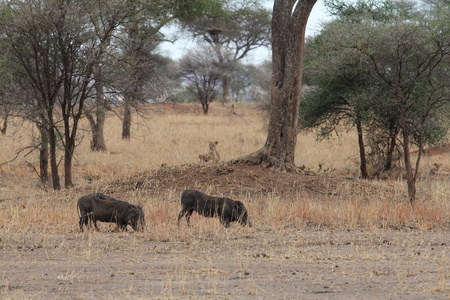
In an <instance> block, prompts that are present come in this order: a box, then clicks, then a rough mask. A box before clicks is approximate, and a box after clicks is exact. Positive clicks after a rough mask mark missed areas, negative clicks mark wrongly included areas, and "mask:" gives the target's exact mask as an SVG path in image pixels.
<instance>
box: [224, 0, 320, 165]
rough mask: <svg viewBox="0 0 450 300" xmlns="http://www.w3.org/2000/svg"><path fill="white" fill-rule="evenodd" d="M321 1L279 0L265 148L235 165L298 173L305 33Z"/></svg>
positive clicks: (273, 33) (274, 13)
mask: <svg viewBox="0 0 450 300" xmlns="http://www.w3.org/2000/svg"><path fill="white" fill-rule="evenodd" d="M316 1H317V0H298V1H295V0H288V1H286V0H275V2H274V6H273V16H272V60H273V72H272V89H271V103H270V119H269V129H268V133H267V140H266V143H265V145H264V147H263V148H261V149H260V150H258V151H256V152H254V153H252V154H249V155H248V156H245V157H242V158H237V159H235V160H233V161H232V162H247V163H252V164H262V165H263V166H265V167H271V168H273V169H274V170H278V171H286V170H288V171H289V170H295V169H296V167H295V163H294V159H295V146H296V144H297V124H298V115H299V105H300V94H301V87H302V73H303V70H302V69H303V54H304V49H305V29H306V23H307V21H308V17H309V14H310V12H311V10H312V8H313V6H314V4H315V3H316Z"/></svg>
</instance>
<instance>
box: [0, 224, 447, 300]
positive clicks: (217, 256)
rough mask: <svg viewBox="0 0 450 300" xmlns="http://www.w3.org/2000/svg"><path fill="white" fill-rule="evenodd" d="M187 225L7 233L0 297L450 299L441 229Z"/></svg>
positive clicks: (443, 236) (0, 279)
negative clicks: (188, 235) (172, 236)
mask: <svg viewBox="0 0 450 300" xmlns="http://www.w3.org/2000/svg"><path fill="white" fill-rule="evenodd" d="M185 230H188V229H187V228H186V227H183V226H182V227H181V228H180V231H185ZM189 230H193V231H197V232H196V233H195V235H196V237H195V238H194V239H189V240H188V241H183V240H182V239H181V240H169V241H153V240H150V239H148V237H146V234H145V233H144V234H140V233H133V234H130V233H108V232H101V233H97V232H90V233H89V232H88V233H67V234H62V235H50V236H46V235H45V234H40V235H39V234H38V235H34V236H33V239H30V238H29V236H28V238H27V240H25V241H24V240H23V236H20V235H13V236H10V237H8V245H10V246H9V247H8V248H7V249H5V248H3V249H1V252H0V253H1V263H0V266H1V271H0V282H1V283H2V285H1V286H0V295H1V298H2V299H31V298H32V299H44V298H45V299H90V298H98V299H167V298H170V299H182V298H183V299H329V298H333V299H448V297H449V274H450V260H449V251H448V250H449V246H448V241H449V238H450V236H449V233H448V232H446V231H440V232H419V231H382V230H381V231H380V230H378V231H370V230H369V231H368V230H361V231H360V230H349V231H346V230H329V229H296V228H284V229H282V230H275V229H274V230H271V229H264V230H260V229H258V228H239V227H235V226H233V227H232V228H231V229H229V230H225V229H224V228H219V229H218V233H216V234H207V235H203V234H202V232H201V230H199V228H196V227H195V226H193V228H191V229H189ZM178 234H180V233H178Z"/></svg>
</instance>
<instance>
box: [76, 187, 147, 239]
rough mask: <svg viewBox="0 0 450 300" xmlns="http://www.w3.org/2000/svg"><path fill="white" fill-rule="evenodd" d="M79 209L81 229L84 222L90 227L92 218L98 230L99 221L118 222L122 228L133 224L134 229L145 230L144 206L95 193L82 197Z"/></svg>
mask: <svg viewBox="0 0 450 300" xmlns="http://www.w3.org/2000/svg"><path fill="white" fill-rule="evenodd" d="M78 209H79V212H80V229H81V231H83V224H84V225H86V227H88V225H89V221H90V220H92V221H93V222H94V225H95V228H96V229H97V230H98V227H97V221H101V222H113V223H116V224H117V226H119V228H120V229H121V230H126V229H127V225H131V227H132V228H133V229H134V230H144V225H145V218H144V212H143V211H142V208H141V207H140V206H136V205H133V204H130V203H128V202H125V201H120V200H116V199H114V198H111V197H108V196H106V195H103V194H99V193H95V194H91V195H86V196H83V197H80V198H79V199H78Z"/></svg>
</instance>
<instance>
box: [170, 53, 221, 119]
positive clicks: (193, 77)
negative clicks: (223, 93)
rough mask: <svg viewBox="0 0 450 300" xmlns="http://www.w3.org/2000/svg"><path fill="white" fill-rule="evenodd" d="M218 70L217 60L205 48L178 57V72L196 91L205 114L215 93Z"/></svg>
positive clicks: (218, 77) (218, 76)
mask: <svg viewBox="0 0 450 300" xmlns="http://www.w3.org/2000/svg"><path fill="white" fill-rule="evenodd" d="M220 70H221V69H220V67H219V64H218V62H217V61H216V60H215V58H214V56H213V55H211V53H210V52H208V49H207V48H204V49H203V51H202V50H197V51H195V52H194V51H190V52H189V53H188V54H186V55H185V56H184V57H183V58H181V59H180V62H179V74H180V76H181V77H182V78H184V79H185V80H186V81H187V82H188V84H190V85H191V86H193V87H194V88H195V90H196V91H197V95H198V100H199V101H200V103H201V104H202V109H203V113H204V114H205V115H206V114H208V110H209V104H210V103H211V102H212V101H213V100H214V98H215V97H216V95H217V85H218V83H219V79H220Z"/></svg>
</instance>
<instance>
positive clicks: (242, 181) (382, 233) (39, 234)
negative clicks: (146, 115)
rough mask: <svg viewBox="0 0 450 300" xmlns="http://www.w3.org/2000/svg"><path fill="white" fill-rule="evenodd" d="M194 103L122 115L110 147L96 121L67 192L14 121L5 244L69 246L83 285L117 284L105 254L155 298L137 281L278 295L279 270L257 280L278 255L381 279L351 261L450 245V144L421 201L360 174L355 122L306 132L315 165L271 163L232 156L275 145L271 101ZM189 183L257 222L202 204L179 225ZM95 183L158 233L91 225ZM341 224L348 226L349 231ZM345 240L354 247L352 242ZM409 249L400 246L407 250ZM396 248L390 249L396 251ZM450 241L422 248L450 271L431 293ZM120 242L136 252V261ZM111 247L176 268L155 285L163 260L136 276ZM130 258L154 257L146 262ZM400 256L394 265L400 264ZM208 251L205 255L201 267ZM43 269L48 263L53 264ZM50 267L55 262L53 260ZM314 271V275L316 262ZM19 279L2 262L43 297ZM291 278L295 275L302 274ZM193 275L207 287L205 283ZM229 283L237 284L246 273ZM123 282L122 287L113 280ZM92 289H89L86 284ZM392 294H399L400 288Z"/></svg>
mask: <svg viewBox="0 0 450 300" xmlns="http://www.w3.org/2000/svg"><path fill="white" fill-rule="evenodd" d="M186 107H187V108H186V109H185V110H174V109H171V108H170V107H169V108H166V110H165V111H163V112H158V113H156V112H155V113H154V114H153V115H152V118H151V120H150V121H149V120H147V122H146V123H145V125H144V123H142V122H141V124H139V125H136V126H135V128H134V130H133V138H132V139H131V140H130V141H122V140H121V137H120V134H119V133H120V120H118V119H117V118H115V117H114V116H113V115H111V116H109V118H108V119H107V123H106V126H105V128H106V132H105V139H106V141H107V147H108V152H107V153H93V152H91V151H90V148H89V139H90V137H89V135H88V130H87V128H88V127H87V125H88V124H85V126H86V127H85V129H86V131H85V132H84V133H83V135H82V138H80V144H79V146H78V147H77V149H76V154H75V158H74V168H73V175H74V183H75V186H74V187H73V188H70V189H63V190H61V191H52V190H51V189H48V188H47V190H45V189H44V188H43V187H42V186H41V185H40V184H39V180H38V176H37V175H36V174H35V171H34V170H33V168H31V167H30V165H35V164H36V163H37V161H38V158H37V155H38V154H37V153H35V152H32V153H28V152H26V151H22V152H20V153H19V154H18V157H17V158H16V159H15V160H13V158H14V157H15V156H16V152H17V150H18V149H23V148H25V147H28V146H30V145H32V144H33V143H35V142H36V141H34V140H33V137H32V135H31V134H30V132H31V131H30V130H31V128H30V127H21V128H10V129H9V132H8V133H7V134H6V135H4V136H0V140H1V141H0V144H1V145H2V146H1V147H2V151H1V152H0V163H1V164H2V165H1V167H0V251H9V252H5V253H8V254H9V255H10V256H14V255H15V254H14V253H15V251H25V252H26V253H31V252H34V251H36V253H37V252H39V251H44V252H45V255H43V257H47V258H50V257H64V259H62V260H63V261H64V267H63V269H61V270H60V269H58V268H57V267H56V266H55V267H50V269H52V268H53V270H54V272H56V273H57V276H56V279H55V280H56V283H55V285H56V286H57V285H58V283H71V284H73V285H74V286H75V284H76V283H80V284H81V283H83V282H88V283H89V284H94V283H95V284H97V285H101V286H102V288H104V287H105V286H104V284H106V283H105V282H103V281H102V279H100V277H95V278H91V277H89V280H88V279H87V278H88V275H86V274H87V273H86V272H91V271H92V272H93V273H92V274H97V273H95V272H96V271H95V270H91V269H90V267H88V265H89V264H91V263H92V262H96V263H98V264H100V265H104V266H103V267H102V272H107V274H106V276H111V277H110V279H111V282H115V283H116V284H118V282H120V280H122V279H123V278H128V279H130V276H131V275H130V274H129V273H133V276H132V278H135V281H131V282H130V283H129V284H128V285H123V284H122V286H123V287H124V289H123V290H119V291H118V293H119V295H122V296H124V297H130V298H133V297H136V296H137V297H147V296H149V295H148V294H146V296H143V294H141V293H139V292H138V291H135V290H132V289H131V290H130V288H131V286H133V284H135V285H137V286H140V288H141V289H142V290H146V288H149V287H151V289H152V291H153V292H154V293H155V294H153V296H155V297H156V296H157V297H162V298H170V297H174V296H175V297H181V296H186V295H191V296H192V295H203V296H205V295H206V296H212V295H216V296H217V295H219V296H222V297H225V298H226V297H230V295H242V293H244V294H245V295H250V296H251V295H273V294H277V290H276V288H275V290H270V293H267V291H264V292H263V290H262V289H263V288H264V286H261V285H260V284H258V282H259V280H262V278H265V279H267V277H264V276H263V277H261V278H259V277H257V276H255V277H252V275H253V274H259V273H258V272H260V271H257V270H256V269H253V268H254V267H255V266H260V269H261V270H263V269H266V270H268V269H267V266H269V268H270V266H271V265H272V263H273V264H274V265H273V266H275V265H280V264H281V265H283V266H285V267H283V268H287V269H286V270H288V272H290V273H289V274H297V279H298V278H299V277H298V275H299V274H301V271H299V270H298V269H292V270H291V269H289V267H288V266H290V265H291V264H297V263H298V264H303V263H305V264H308V263H310V262H313V261H316V258H317V259H319V260H322V259H325V260H326V261H332V262H333V264H334V265H337V264H339V266H340V267H342V268H343V269H345V272H346V274H347V275H348V274H356V273H358V274H359V275H357V276H356V275H355V276H356V277H358V276H362V277H364V278H366V279H367V277H366V275H367V274H369V273H364V272H363V273H360V272H359V271H358V272H356V271H351V270H350V269H349V268H350V265H351V264H352V262H354V261H360V260H363V261H366V262H367V265H371V266H374V267H375V268H377V267H378V265H377V261H379V260H380V259H381V260H383V259H386V260H387V261H388V260H391V259H398V260H399V262H400V263H401V261H403V260H404V259H405V260H408V259H411V257H413V258H414V259H416V256H410V254H407V255H406V257H404V256H400V254H395V255H396V256H395V258H394V257H392V256H390V255H394V253H391V254H386V255H387V256H389V258H381V257H379V256H377V255H378V254H377V251H378V250H380V249H381V248H383V247H388V246H392V247H400V248H401V247H403V248H404V247H408V245H409V246H410V247H412V248H411V249H416V248H417V247H419V248H420V249H422V248H423V247H424V245H425V244H426V245H428V246H427V247H430V249H431V248H433V249H437V250H438V251H444V252H445V248H446V247H448V245H447V244H446V243H448V239H447V237H449V229H450V199H449V194H448V191H449V190H450V181H449V180H448V179H449V171H450V159H449V157H450V155H449V153H448V152H445V151H444V152H442V153H438V154H436V155H429V156H425V157H424V159H423V163H422V168H421V177H420V181H419V182H418V199H417V202H416V203H415V205H413V206H411V205H410V204H409V202H408V201H407V191H406V185H405V183H404V181H403V180H402V179H401V178H397V177H392V178H388V179H386V180H379V181H378V180H374V181H370V180H360V179H358V165H357V157H358V154H357V142H356V137H355V136H354V135H353V134H352V133H351V132H350V133H348V134H346V135H342V136H340V137H339V138H335V139H330V140H326V141H322V142H318V141H317V140H316V138H315V135H314V133H313V132H305V133H301V134H300V136H299V138H298V146H297V153H296V160H297V161H296V163H297V165H299V166H302V165H304V171H303V172H301V173H274V172H272V171H270V170H266V169H263V168H261V167H259V166H243V165H225V164H223V162H224V161H228V160H230V159H232V158H235V157H238V156H241V155H245V154H248V153H250V152H252V151H255V150H257V149H258V148H259V147H261V146H262V145H263V143H264V141H265V135H266V124H265V119H266V118H265V112H264V111H262V110H259V109H257V107H254V106H251V105H244V104H239V105H237V107H236V110H237V111H238V112H239V114H231V113H230V111H229V109H228V108H227V107H222V106H221V105H220V104H216V105H213V106H212V107H211V111H210V114H209V115H207V116H205V115H203V114H202V113H201V108H200V107H197V106H195V105H189V106H186ZM209 141H218V144H217V149H218V151H219V152H220V154H221V160H222V161H221V162H219V163H218V164H207V165H205V164H201V163H200V162H199V159H198V155H199V154H201V153H205V152H206V151H208V143H209ZM5 162H8V163H5ZM398 163H400V162H398ZM436 163H439V164H440V168H439V171H438V172H436V171H433V168H434V167H435V164H436ZM186 188H195V189H199V190H201V191H203V192H205V193H208V194H212V195H220V196H227V197H230V198H233V199H236V200H240V201H242V202H243V203H244V204H245V206H246V207H247V209H248V211H249V215H250V218H251V221H252V223H253V227H251V228H250V227H244V228H241V227H240V226H239V225H238V224H233V225H232V226H231V228H230V229H225V228H223V226H222V225H221V224H220V222H219V221H218V220H217V219H209V218H203V217H198V216H197V215H196V214H194V215H193V216H192V218H191V224H192V226H191V228H188V227H187V226H186V224H185V222H182V224H181V226H180V227H178V226H177V224H176V217H177V215H178V212H179V210H180V195H181V192H182V191H183V190H184V189H186ZM92 192H101V193H104V194H107V195H110V196H113V197H115V198H118V199H121V200H126V201H128V202H131V203H135V204H141V205H142V206H143V208H144V213H145V215H146V230H145V232H144V233H129V232H128V233H127V232H123V233H121V232H115V228H114V227H115V226H114V225H113V224H107V223H100V224H99V225H100V229H101V231H100V232H99V233H97V232H92V231H87V232H85V233H80V232H79V228H78V214H77V208H76V200H77V198H78V197H80V196H82V195H85V194H89V193H92ZM352 231H357V232H360V233H358V234H357V236H358V237H355V236H353V235H352V233H351V232H352ZM333 232H336V233H333ZM346 232H348V235H347V233H346ZM386 232H391V233H390V234H387V233H386ZM395 232H399V235H397V234H395ZM402 232H415V233H414V235H417V236H418V237H417V238H416V237H414V238H413V237H411V236H409V235H408V236H407V238H406V240H403V237H404V236H402ZM425 232H437V235H433V236H426V237H424V236H423V233H425ZM340 234H342V237H340V238H337V237H335V235H340ZM362 236H363V237H362ZM410 239H411V240H410ZM420 239H423V242H420V241H419V240H420ZM405 243H406V244H405ZM332 247H337V248H332ZM342 247H350V248H346V250H343V249H342ZM421 247H422V248H421ZM376 249H378V250H376ZM395 249H396V250H395V251H397V250H398V249H399V248H395ZM427 249H428V248H427ZM430 249H428V250H429V251H431V250H430ZM428 250H427V251H428ZM447 250H448V248H447ZM223 251H225V252H227V251H228V252H229V253H230V255H231V257H232V259H233V263H232V265H230V264H225V262H224V261H226V260H227V259H226V258H225V257H223V258H221V259H224V260H220V261H217V260H216V257H221V255H222V254H223V255H224V256H226V255H225V252H223ZM302 251H303V252H302ZM317 251H319V253H322V254H323V255H321V254H319V253H317ZM334 251H337V252H334ZM341 251H343V252H341ZM355 251H356V252H355ZM382 251H387V252H389V251H390V250H389V249H387V248H386V249H385V248H383V250H382ZM411 251H412V250H411ZM414 251H424V250H414ZM433 251H435V250H433ZM189 252H194V253H196V254H195V255H198V256H199V257H202V259H201V262H199V261H196V260H195V259H194V258H192V257H191V256H190V255H189ZM444 252H436V251H435V252H433V253H436V255H434V254H433V255H431V254H429V255H430V256H427V257H424V256H421V257H420V259H421V260H420V261H418V262H417V263H421V262H422V259H423V262H427V259H430V257H431V261H432V265H430V267H431V266H435V265H436V266H439V265H440V266H441V269H440V271H439V270H437V271H436V272H437V273H436V274H435V275H436V276H437V277H438V278H437V277H436V278H437V279H436V278H435V277H433V278H432V280H431V281H430V282H431V283H430V282H429V283H425V284H424V290H421V292H420V293H419V294H420V295H422V294H423V293H425V294H426V295H429V293H437V294H436V295H443V294H445V292H446V291H448V285H446V284H445V281H446V280H448V279H449V278H448V274H447V275H445V273H446V270H448V265H450V264H449V263H450V262H449V261H448V257H445V255H444V256H442V255H441V254H442V253H444ZM119 253H122V254H125V253H126V255H125V257H126V259H124V258H123V257H121V256H120V255H119ZM151 253H153V254H151ZM383 253H384V252H383ZM408 253H409V252H408ZM427 253H428V252H427ZM105 255H106V256H107V257H108V260H109V259H115V262H118V263H119V264H122V265H123V266H126V268H127V270H134V269H139V268H144V267H145V266H147V267H148V268H156V271H154V272H157V268H158V266H159V263H158V262H157V261H156V260H158V261H159V260H164V266H161V268H162V270H163V271H162V272H163V273H162V274H163V275H162V276H163V278H162V279H161V282H160V283H158V284H157V285H156V286H155V285H154V282H152V283H150V282H149V280H150V279H148V277H145V276H144V275H145V274H147V275H150V273H151V272H152V271H144V270H143V269H139V270H141V271H142V272H144V273H143V274H142V276H144V277H145V278H146V279H145V280H144V279H143V278H144V277H142V278H141V279H137V278H138V277H139V276H137V275H136V273H135V272H136V271H129V273H127V274H126V275H123V273H120V272H119V271H117V270H115V269H114V268H113V267H111V266H110V265H109V264H107V262H106V261H102V259H100V258H101V257H104V256H105ZM130 255H131V256H132V257H139V258H140V259H143V260H148V261H146V262H145V264H144V265H142V263H139V262H136V261H135V260H134V259H133V258H131V257H130ZM152 255H155V256H154V257H153V256H152ZM380 255H381V254H380ZM411 255H413V254H411ZM427 255H428V254H427ZM25 256H26V255H25ZM67 257H68V258H67ZM71 258H73V259H76V260H79V261H81V262H82V263H81V264H82V265H83V266H84V267H83V268H81V269H80V268H79V267H77V266H76V264H75V263H72V264H73V267H70V263H69V262H68V261H66V259H69V261H70V259H71ZM136 259H137V258H136ZM417 259H419V258H418V256H417ZM289 260H290V261H289ZM208 261H209V262H208ZM263 261H264V264H262V262H263ZM387 261H386V264H389V263H388V262H387ZM438 261H441V262H438ZM194 262H196V263H197V265H196V266H193V263H194ZM428 262H430V261H429V260H428ZM7 264H8V263H7V262H6V261H4V262H2V263H1V264H0V266H1V269H3V270H6V269H5V268H8V266H9V267H11V268H13V267H14V268H21V267H22V265H21V264H20V262H16V263H10V265H7ZM445 265H447V267H445ZM346 266H347V268H346ZM41 267H42V268H43V269H45V267H44V266H43V265H42V266H41ZM303 267H304V266H303ZM108 268H113V269H111V270H109V269H108ZM283 268H282V269H283ZM298 268H301V266H300V265H299V266H298ZM310 268H311V269H310V273H314V274H319V275H320V274H322V275H323V269H321V268H319V267H318V268H317V269H315V267H314V268H313V267H310ZM333 268H337V267H336V266H334V267H333ZM380 268H381V267H380ZM383 268H385V267H383ZM383 268H381V269H383ZM37 269H38V270H41V269H39V267H37ZM381 269H377V270H376V271H373V272H378V273H379V274H384V275H386V276H397V278H398V276H400V277H401V278H403V280H404V282H407V285H406V286H405V285H403V283H402V284H401V285H400V286H401V288H402V289H406V287H407V286H411V285H413V284H414V283H412V282H410V281H409V280H410V279H409V276H410V275H411V274H412V275H411V276H416V275H417V276H419V275H418V274H419V270H421V267H417V268H416V269H413V270H409V271H404V272H406V273H402V274H399V273H397V272H396V271H393V270H388V271H386V270H385V269H383V270H384V271H383V270H381ZM55 270H56V271H55ZM105 270H109V271H105ZM249 270H251V271H249ZM280 270H281V269H280ZM283 270H284V269H283ZM333 270H334V269H333ZM353 270H354V269H353ZM41 271H42V270H41ZM3 272H6V271H3ZM108 272H109V273H108ZM145 272H150V273H145ZM279 272H281V271H279ZM283 272H284V271H283ZM352 272H353V273H352ZM355 272H356V273H355ZM370 272H372V271H370ZM383 272H384V273H383ZM402 272H403V271H402ZM408 272H409V273H408ZM426 272H428V271H426ZM426 272H425V273H426ZM430 272H431V271H430ZM425 273H424V274H425ZM2 274H3V275H2ZM5 274H6V275H5ZM89 274H90V273H89ZM120 274H121V275H120ZM152 274H153V273H152ZM158 274H159V273H158ZM249 274H250V275H249ZM280 274H281V273H280ZM280 274H277V273H276V272H275V273H271V274H270V275H269V276H272V277H270V278H272V279H271V280H272V281H270V280H269V282H266V284H267V288H268V287H269V286H272V285H271V282H272V283H274V282H280V280H281V282H284V281H283V280H285V279H286V278H284V277H282V278H280V277H278V276H281V275H280ZM371 274H372V275H370V276H378V275H373V274H375V273H371ZM420 274H422V273H420ZM433 274H434V273H433ZM304 275H305V276H307V274H306V273H305V274H304ZM310 275H311V274H310ZM310 275H308V276H310ZM384 275H382V276H384ZM8 276H9V277H11V276H12V277H14V276H15V275H14V274H12V273H0V295H4V296H8V297H12V298H27V297H28V296H30V294H28V293H27V292H26V289H23V288H13V287H14V286H18V285H17V284H15V283H12V282H10V279H9V280H8ZM86 276H87V277H86ZM152 276H153V275H152ZM155 276H156V275H155ZM261 276H262V275H261ZM283 276H284V275H283ZM289 276H291V275H289ZM352 276H353V275H352ZM367 276H369V275H367ZM370 276H369V277H370ZM433 276H434V275H433ZM2 277H3V278H2ZM294 277H295V276H294ZM294 277H292V278H294ZM300 277H301V276H300ZM230 278H239V280H240V282H241V281H243V282H244V284H242V285H239V288H237V290H233V292H231V294H230V292H226V291H227V288H226V286H225V287H224V286H222V285H223V284H224V282H228V281H229V280H230ZM283 278H284V279H283ZM289 278H291V277H289ZM302 278H303V277H302ZM305 278H306V277H305ZM119 279H120V280H119ZM265 279H264V280H265ZM286 280H287V279H286ZM289 280H291V279H289ZM289 280H288V281H286V284H288V285H289V282H290V281H289ZM111 284H112V283H111ZM140 284H141V285H140ZM192 284H194V285H196V286H197V287H199V289H198V290H194V291H193V290H192ZM229 284H230V285H231V286H232V284H233V283H232V282H230V283H229ZM342 284H343V285H344V283H342ZM273 286H276V285H273ZM281 286H282V285H281ZM344 286H345V285H344ZM125 287H126V288H125ZM355 287H356V285H355ZM116 288H117V285H116V286H114V288H113V289H116ZM2 289H3V292H2ZM78 289H79V290H82V288H81V287H78ZM343 290H345V289H343ZM82 291H83V292H82V293H81V294H80V295H82V296H80V297H81V298H91V296H92V294H90V293H89V290H88V291H86V290H82ZM115 291H117V290H115ZM91 292H92V291H91ZM283 292H285V294H284V295H287V296H289V295H291V296H292V295H295V293H294V294H291V293H288V292H287V290H284V291H283ZM294 292H295V290H294ZM385 292H386V293H387V294H386V295H390V294H389V292H390V291H389V289H386V291H385ZM74 293H75V292H74ZM44 295H45V294H44ZM89 295H91V296H89ZM313 295H314V294H313ZM340 295H342V296H345V295H346V294H345V293H344V294H340ZM350 295H351V294H350ZM8 297H7V298H8ZM38 298H39V296H38ZM112 298H115V296H113V297H112Z"/></svg>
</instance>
